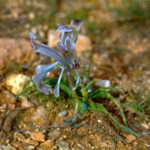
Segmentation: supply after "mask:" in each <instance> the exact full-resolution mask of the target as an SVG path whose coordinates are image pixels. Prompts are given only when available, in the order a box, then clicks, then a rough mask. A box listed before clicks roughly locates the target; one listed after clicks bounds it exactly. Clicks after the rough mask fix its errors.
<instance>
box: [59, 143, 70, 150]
mask: <svg viewBox="0 0 150 150" xmlns="http://www.w3.org/2000/svg"><path fill="white" fill-rule="evenodd" d="M57 145H58V146H59V148H60V150H70V148H69V143H67V142H66V141H59V142H58V143H57Z"/></svg>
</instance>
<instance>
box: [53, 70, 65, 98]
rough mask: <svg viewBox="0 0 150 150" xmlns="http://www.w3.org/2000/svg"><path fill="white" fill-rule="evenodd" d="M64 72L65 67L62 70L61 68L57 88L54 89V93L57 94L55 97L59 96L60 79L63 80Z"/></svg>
mask: <svg viewBox="0 0 150 150" xmlns="http://www.w3.org/2000/svg"><path fill="white" fill-rule="evenodd" d="M63 73H64V68H62V70H61V73H60V76H59V79H58V82H57V85H56V86H55V89H54V95H55V97H59V88H60V81H61V78H62V76H63Z"/></svg>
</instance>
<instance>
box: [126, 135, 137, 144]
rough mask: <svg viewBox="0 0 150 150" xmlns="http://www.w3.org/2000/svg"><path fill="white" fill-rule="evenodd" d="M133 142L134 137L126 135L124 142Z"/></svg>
mask: <svg viewBox="0 0 150 150" xmlns="http://www.w3.org/2000/svg"><path fill="white" fill-rule="evenodd" d="M135 140H136V137H135V136H134V135H132V134H129V135H126V141H127V142H128V143H131V142H133V141H135Z"/></svg>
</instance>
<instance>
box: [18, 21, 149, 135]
mask: <svg viewBox="0 0 150 150" xmlns="http://www.w3.org/2000/svg"><path fill="white" fill-rule="evenodd" d="M82 24H83V22H82V21H79V20H72V21H71V25H70V27H68V26H67V25H65V24H59V25H58V29H57V32H61V34H60V40H61V41H60V42H58V43H57V50H55V49H53V48H51V47H48V46H46V45H44V44H40V43H38V42H36V36H35V35H34V34H33V33H30V38H31V43H32V47H33V49H34V51H35V52H37V53H41V54H44V55H47V56H49V57H51V58H54V59H55V60H57V61H56V62H54V63H52V64H49V65H39V66H37V67H36V74H35V75H34V76H33V77H32V80H33V81H34V83H35V85H36V86H35V85H32V86H30V87H27V88H25V89H24V90H23V91H22V93H20V94H19V95H18V96H20V95H22V94H24V95H25V94H26V96H27V97H30V98H34V97H36V99H38V98H39V99H41V100H50V99H53V96H52V95H50V94H49V93H52V94H54V96H55V97H58V98H59V97H61V96H62V95H63V96H62V97H63V98H66V96H68V97H70V98H71V99H72V100H73V103H74V104H75V112H74V116H73V117H72V118H69V119H67V120H64V124H66V125H73V124H75V123H76V121H77V114H78V113H83V112H85V111H89V110H90V111H91V110H97V111H98V112H100V113H102V114H103V115H105V116H106V117H107V118H108V119H109V120H110V121H111V122H112V124H113V125H114V126H115V127H116V128H117V129H120V130H123V131H126V132H129V133H132V134H134V135H136V136H137V137H140V134H139V133H137V132H136V131H134V130H132V129H131V128H129V127H127V126H126V122H127V121H126V116H125V114H124V109H123V107H122V104H121V102H120V100H119V99H118V98H116V97H114V96H113V95H112V94H111V91H117V92H118V93H120V94H124V95H125V93H124V92H123V91H122V90H120V89H117V88H115V87H108V88H104V87H100V88H95V89H90V87H91V86H92V85H93V83H94V81H90V82H88V83H84V82H81V78H80V76H79V74H78V72H77V69H78V68H80V64H79V62H78V59H77V58H76V52H75V47H76V45H75V43H76V41H77V37H78V33H79V30H80V28H81V26H82ZM54 67H58V68H60V69H61V73H60V76H59V78H58V80H57V79H56V78H52V77H46V78H45V81H43V79H44V77H45V76H46V74H47V72H48V71H49V70H51V69H52V68H54ZM72 71H74V73H75V77H76V82H75V84H74V82H73V78H72V76H73V74H72ZM63 73H65V75H66V79H67V81H68V82H66V81H65V80H63V81H61V79H62V76H63ZM79 83H80V84H79ZM53 87H54V89H53ZM37 89H38V90H37ZM60 89H61V90H62V91H64V92H63V93H62V95H61V94H60V92H59V90H60ZM89 89H90V90H89ZM42 93H43V94H42ZM18 96H17V97H18ZM97 98H98V99H105V100H107V101H112V102H113V103H114V104H115V106H116V107H117V108H118V109H117V110H118V112H119V115H120V117H121V119H122V123H120V121H118V120H117V119H115V118H114V117H113V115H112V114H111V113H110V112H109V111H108V110H107V109H106V108H105V107H104V105H103V104H102V103H100V102H97V101H95V99H97ZM148 102H149V100H148ZM137 108H138V107H137ZM135 112H136V111H135Z"/></svg>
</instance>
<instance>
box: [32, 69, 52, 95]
mask: <svg viewBox="0 0 150 150" xmlns="http://www.w3.org/2000/svg"><path fill="white" fill-rule="evenodd" d="M46 74H47V71H45V72H43V73H40V74H36V75H34V76H32V80H33V82H34V83H35V85H36V86H37V88H38V90H39V91H41V92H42V93H44V94H46V95H48V94H49V92H50V93H52V88H51V86H49V85H46V84H43V83H42V80H43V78H44V77H45V75H46Z"/></svg>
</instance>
